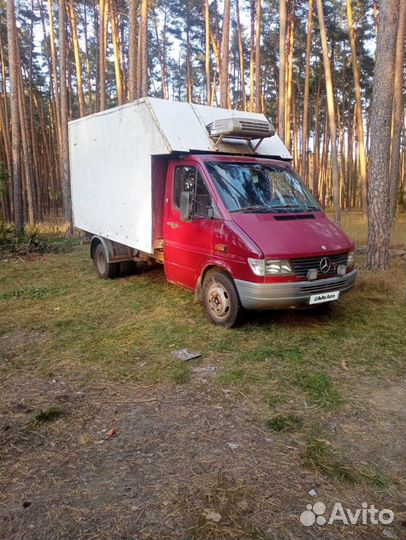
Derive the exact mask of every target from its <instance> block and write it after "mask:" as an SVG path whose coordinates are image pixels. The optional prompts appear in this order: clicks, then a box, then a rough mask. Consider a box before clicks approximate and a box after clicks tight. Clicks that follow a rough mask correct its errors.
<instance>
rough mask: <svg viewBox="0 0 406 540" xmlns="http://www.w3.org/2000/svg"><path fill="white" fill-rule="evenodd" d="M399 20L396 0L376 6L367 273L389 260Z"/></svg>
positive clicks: (397, 0) (386, 263) (397, 1)
mask: <svg viewBox="0 0 406 540" xmlns="http://www.w3.org/2000/svg"><path fill="white" fill-rule="evenodd" d="M398 19H399V0H385V1H384V2H383V1H382V2H381V3H380V6H379V19H378V27H379V31H378V37H377V44H376V61H375V74H374V83H373V93H372V108H371V128H370V129H371V150H370V164H369V179H368V180H369V182H368V246H367V262H366V266H367V268H369V269H370V270H373V269H381V270H384V269H386V267H387V265H388V259H389V242H390V232H391V231H390V229H391V216H390V201H389V182H388V178H389V160H390V147H391V121H392V103H393V95H394V81H393V73H394V69H395V54H396V37H397V27H398Z"/></svg>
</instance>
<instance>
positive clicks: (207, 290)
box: [203, 272, 241, 328]
mask: <svg viewBox="0 0 406 540" xmlns="http://www.w3.org/2000/svg"><path fill="white" fill-rule="evenodd" d="M203 303H204V307H205V309H206V314H207V317H208V319H209V321H210V322H212V323H213V324H215V325H217V326H223V327H225V328H231V327H232V326H235V325H236V324H237V323H238V322H239V319H240V316H241V304H240V299H239V298H238V294H237V291H236V288H235V285H234V283H233V280H232V279H231V278H230V277H229V276H228V275H227V274H225V273H223V272H214V273H212V274H210V275H208V276H207V278H206V279H205V280H204V284H203Z"/></svg>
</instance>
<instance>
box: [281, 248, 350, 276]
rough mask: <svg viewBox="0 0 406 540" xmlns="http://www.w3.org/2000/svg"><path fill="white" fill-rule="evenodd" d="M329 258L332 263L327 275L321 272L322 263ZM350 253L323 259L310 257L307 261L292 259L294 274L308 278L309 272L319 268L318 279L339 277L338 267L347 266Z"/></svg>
mask: <svg viewBox="0 0 406 540" xmlns="http://www.w3.org/2000/svg"><path fill="white" fill-rule="evenodd" d="M324 257H328V258H329V259H330V261H331V267H330V270H329V271H328V272H326V273H323V272H321V270H320V261H321V260H322V259H323V258H324ZM347 259H348V253H340V254H339V255H323V256H321V257H308V258H306V259H290V264H291V265H292V268H293V271H294V273H295V274H296V275H297V276H298V277H301V278H307V272H308V270H310V269H312V268H317V270H318V272H319V274H318V278H324V277H332V276H336V275H337V267H338V266H339V265H340V264H347Z"/></svg>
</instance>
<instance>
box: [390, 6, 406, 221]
mask: <svg viewBox="0 0 406 540" xmlns="http://www.w3.org/2000/svg"><path fill="white" fill-rule="evenodd" d="M405 27H406V0H401V2H400V11H399V28H398V33H397V38H396V57H395V82H394V85H395V90H394V96H393V118H392V148H391V167H390V215H391V224H393V221H394V219H395V216H396V207H397V202H398V194H399V177H400V175H399V173H400V141H401V134H402V124H403V119H404V114H405V112H404V105H403V58H404V50H405ZM404 144H406V141H404Z"/></svg>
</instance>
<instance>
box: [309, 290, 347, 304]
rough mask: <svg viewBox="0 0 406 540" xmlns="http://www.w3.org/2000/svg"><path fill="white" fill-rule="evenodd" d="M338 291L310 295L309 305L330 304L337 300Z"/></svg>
mask: <svg viewBox="0 0 406 540" xmlns="http://www.w3.org/2000/svg"><path fill="white" fill-rule="evenodd" d="M339 296H340V291H334V292H327V293H320V294H312V295H311V297H310V300H309V304H322V303H323V302H332V301H333V300H338V297H339Z"/></svg>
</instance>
